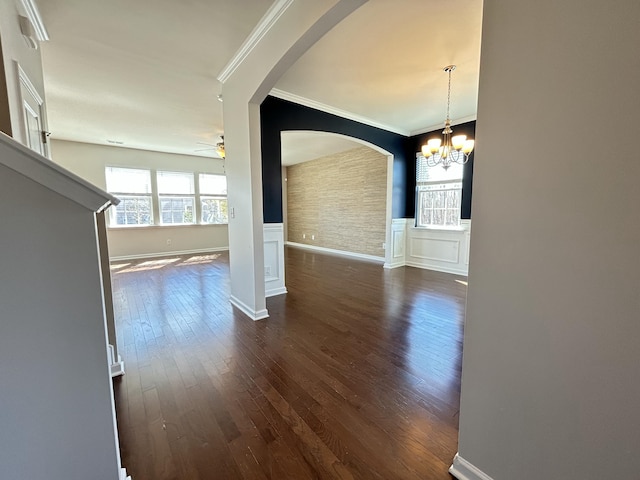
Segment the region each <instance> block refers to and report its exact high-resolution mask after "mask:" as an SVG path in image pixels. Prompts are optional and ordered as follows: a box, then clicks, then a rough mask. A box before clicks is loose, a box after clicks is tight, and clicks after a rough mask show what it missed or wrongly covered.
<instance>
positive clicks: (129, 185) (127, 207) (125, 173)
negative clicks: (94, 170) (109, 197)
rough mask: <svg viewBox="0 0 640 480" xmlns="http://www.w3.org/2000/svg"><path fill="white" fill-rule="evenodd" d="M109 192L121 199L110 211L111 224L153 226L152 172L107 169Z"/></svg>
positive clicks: (132, 169)
mask: <svg viewBox="0 0 640 480" xmlns="http://www.w3.org/2000/svg"><path fill="white" fill-rule="evenodd" d="M105 176H106V180H107V190H108V191H109V192H110V193H112V194H114V195H115V196H117V197H118V198H119V199H120V203H119V204H118V205H117V206H116V207H113V208H111V209H110V212H111V213H110V219H109V224H110V225H111V226H112V227H114V226H134V225H151V224H152V223H153V211H152V208H151V172H150V171H149V170H138V169H135V168H116V167H107V168H106V170H105Z"/></svg>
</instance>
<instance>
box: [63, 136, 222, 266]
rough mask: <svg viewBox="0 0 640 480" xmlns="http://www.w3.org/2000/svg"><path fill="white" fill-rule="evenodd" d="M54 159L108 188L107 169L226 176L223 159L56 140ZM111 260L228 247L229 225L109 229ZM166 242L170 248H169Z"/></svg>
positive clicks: (98, 184)
mask: <svg viewBox="0 0 640 480" xmlns="http://www.w3.org/2000/svg"><path fill="white" fill-rule="evenodd" d="M51 148H52V158H53V160H54V161H55V162H56V163H58V164H60V165H62V166H63V167H65V168H67V169H69V170H70V171H72V172H73V173H75V174H77V175H79V176H80V177H82V178H84V179H85V180H88V181H90V182H91V183H93V184H94V185H96V186H98V187H100V188H103V189H104V188H105V187H106V185H105V175H104V170H105V167H106V166H123V167H133V168H148V169H151V170H154V169H155V170H163V169H164V170H172V171H187V172H196V173H197V172H201V173H217V174H222V173H224V169H223V164H222V161H221V160H218V159H211V158H204V157H196V156H189V155H176V154H171V153H161V152H150V151H147V150H135V149H131V148H121V147H109V146H105V145H93V144H89V143H78V142H68V141H64V140H53V141H52V142H51ZM108 237H109V255H110V256H111V257H128V256H145V255H153V254H159V255H162V254H171V253H173V252H185V251H197V250H206V249H211V250H215V249H221V248H228V246H229V237H228V230H227V225H179V226H149V227H134V228H110V229H108ZM167 240H170V241H171V245H167Z"/></svg>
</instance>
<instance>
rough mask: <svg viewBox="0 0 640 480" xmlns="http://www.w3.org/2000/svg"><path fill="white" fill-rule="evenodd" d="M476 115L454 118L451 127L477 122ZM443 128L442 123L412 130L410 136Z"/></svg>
mask: <svg viewBox="0 0 640 480" xmlns="http://www.w3.org/2000/svg"><path fill="white" fill-rule="evenodd" d="M477 119H478V116H477V115H467V116H466V117H462V118H456V119H455V120H451V126H452V127H455V126H456V125H460V124H461V123H467V122H472V121H474V120H477ZM441 128H444V122H442V123H439V124H437V125H431V126H430V127H426V128H420V129H418V130H412V131H411V133H410V135H411V136H412V137H413V136H414V135H421V134H423V133H428V132H433V131H434V130H439V129H441Z"/></svg>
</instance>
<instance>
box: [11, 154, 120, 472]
mask: <svg viewBox="0 0 640 480" xmlns="http://www.w3.org/2000/svg"><path fill="white" fill-rule="evenodd" d="M0 206H1V207H0V222H1V224H2V234H1V235H0V425H1V430H0V472H1V473H0V477H1V478H6V479H10V478H11V479H14V478H15V479H29V480H87V479H92V480H116V479H117V478H118V475H119V471H118V465H117V463H118V461H117V459H118V452H117V450H116V437H115V433H114V418H113V404H112V398H113V397H112V392H111V379H110V376H109V371H108V362H107V352H106V338H105V325H104V314H103V306H102V298H101V285H100V274H99V267H98V253H97V247H96V241H97V240H96V233H95V232H96V230H95V225H94V219H93V213H92V212H91V211H89V210H87V209H85V208H83V207H81V206H79V205H78V204H76V203H73V202H72V201H70V200H68V199H66V198H63V197H61V196H59V195H58V194H55V193H53V192H51V191H50V190H47V189H46V188H44V187H42V186H40V185H37V184H35V183H34V182H32V181H31V180H28V179H27V178H25V177H23V176H22V175H19V174H17V173H15V172H13V171H12V170H9V169H7V168H5V167H4V166H0Z"/></svg>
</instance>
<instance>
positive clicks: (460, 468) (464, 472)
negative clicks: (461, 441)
mask: <svg viewBox="0 0 640 480" xmlns="http://www.w3.org/2000/svg"><path fill="white" fill-rule="evenodd" d="M449 473H450V474H451V475H453V476H454V477H456V478H457V479H458V480H493V479H492V478H491V477H490V476H489V475H487V474H486V473H484V472H483V471H482V470H480V469H479V468H478V467H476V466H475V465H473V464H471V463H469V462H468V461H466V460H465V459H464V458H462V457H461V456H460V454H458V453H456V456H455V457H453V463H452V464H451V467H450V468H449Z"/></svg>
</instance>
